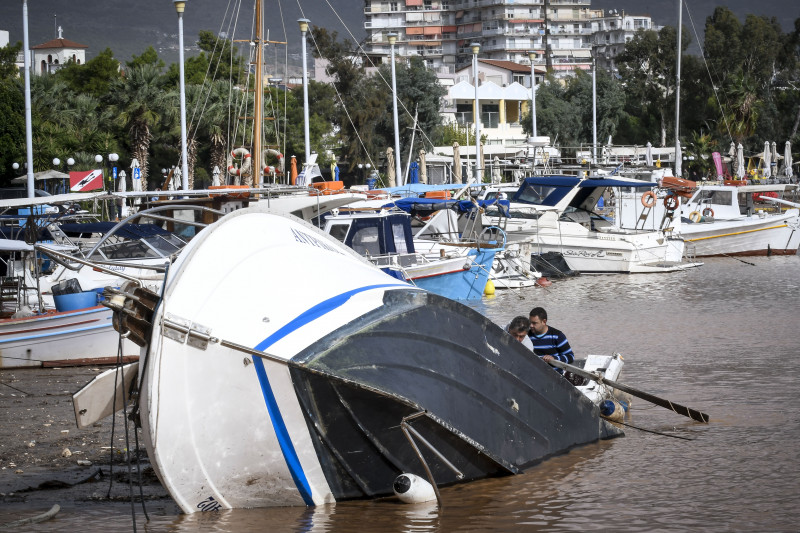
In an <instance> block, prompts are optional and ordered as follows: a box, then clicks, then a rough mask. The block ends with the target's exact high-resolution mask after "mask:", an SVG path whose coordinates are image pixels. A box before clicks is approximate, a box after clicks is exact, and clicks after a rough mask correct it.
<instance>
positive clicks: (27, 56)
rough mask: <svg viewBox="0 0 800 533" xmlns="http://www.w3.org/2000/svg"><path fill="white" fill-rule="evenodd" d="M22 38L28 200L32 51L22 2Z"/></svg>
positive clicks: (30, 189)
mask: <svg viewBox="0 0 800 533" xmlns="http://www.w3.org/2000/svg"><path fill="white" fill-rule="evenodd" d="M22 37H23V39H22V40H23V41H24V49H23V52H24V55H25V58H24V65H25V152H26V157H27V162H28V166H27V168H28V182H27V184H28V198H33V197H34V192H33V190H34V188H35V185H34V182H33V127H32V126H31V125H32V124H33V120H32V119H31V49H30V44H29V40H28V2H27V0H23V1H22Z"/></svg>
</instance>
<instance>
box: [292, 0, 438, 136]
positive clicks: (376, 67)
mask: <svg viewBox="0 0 800 533" xmlns="http://www.w3.org/2000/svg"><path fill="white" fill-rule="evenodd" d="M325 3H326V4H328V7H330V8H331V11H333V14H334V15H336V18H337V19H339V22H341V24H342V26H343V27H344V29H345V30H347V34H348V35H349V36H350V38H351V39H353V42H355V43H356V44H357V46H358V50H359V52H361V54H362V55H363V56H364V57H365V58H366V60H367V61H368V62H369V64H370V65H371V66H372V67H373V68H375V72H376V73H377V75H378V76H379V77H380V78H381V80H383V83H384V84H385V85H386V86H387V87H388V88H389V89H390V90H391V87H392V85H391V83H389V82H388V81H386V78H384V77H383V75H382V74H381V72H380V70H379V69H378V66H377V65H375V63H373V62H372V59H371V58H370V56H369V55H368V54H367V52H366V50H364V48H363V47H362V46H361V43H360V42H359V41H358V39H356V38H355V35H353V33H352V32H351V31H350V28H349V27H348V26H347V24H346V23H345V21H344V20H343V19H342V17H341V16H340V15H339V13H338V12H337V11H336V9H335V8H334V7H333V6H332V5H331V3H330V0H325ZM297 5H298V6H299V5H300V0H297ZM301 11H302V8H301ZM320 57H322V55H321V54H320ZM395 96H396V97H397V101H398V102H399V103H400V106H401V107H402V108H403V111H404V112H405V114H406V115H407V116H408V118H413V115H412V114H411V111H409V109H408V108H407V107H406V105H405V104H404V103H403V101H402V100H401V99H400V98H399V97H398V96H397V95H395ZM420 131H421V130H420ZM421 133H422V136H423V137H424V138H425V140H426V141H428V144H429V145H430V146H434V144H433V141H432V140H431V139H430V138H429V137H428V135H427V134H426V133H425V132H424V131H421Z"/></svg>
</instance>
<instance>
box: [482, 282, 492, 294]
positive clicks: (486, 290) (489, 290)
mask: <svg viewBox="0 0 800 533" xmlns="http://www.w3.org/2000/svg"><path fill="white" fill-rule="evenodd" d="M483 294H485V295H487V296H491V295H492V294H494V283H492V280H490V279H487V280H486V287H484V288H483Z"/></svg>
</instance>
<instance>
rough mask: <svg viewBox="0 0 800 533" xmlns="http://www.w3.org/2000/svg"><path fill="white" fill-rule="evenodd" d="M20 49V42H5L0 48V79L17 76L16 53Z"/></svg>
mask: <svg viewBox="0 0 800 533" xmlns="http://www.w3.org/2000/svg"><path fill="white" fill-rule="evenodd" d="M21 51H22V43H21V42H19V41H18V42H17V43H16V44H7V45H6V46H4V47H2V48H0V80H5V79H8V78H16V77H18V76H19V70H18V69H17V55H19V53H20V52H21Z"/></svg>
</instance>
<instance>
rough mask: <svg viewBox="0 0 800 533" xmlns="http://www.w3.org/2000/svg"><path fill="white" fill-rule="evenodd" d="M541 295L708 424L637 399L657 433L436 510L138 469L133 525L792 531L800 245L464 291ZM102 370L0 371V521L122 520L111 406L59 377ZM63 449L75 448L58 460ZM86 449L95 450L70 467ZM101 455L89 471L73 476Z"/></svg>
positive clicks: (474, 489) (484, 488)
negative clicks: (89, 413)
mask: <svg viewBox="0 0 800 533" xmlns="http://www.w3.org/2000/svg"><path fill="white" fill-rule="evenodd" d="M744 261H746V262H744ZM749 263H752V264H749ZM536 305H542V306H543V307H545V308H546V309H547V311H548V313H549V315H550V320H549V323H550V324H551V325H553V326H555V327H558V328H559V329H562V330H563V331H564V332H565V333H566V334H567V336H568V338H569V340H570V342H571V344H572V346H573V348H574V349H575V351H576V352H577V354H578V355H579V356H580V355H586V354H588V353H610V352H613V351H618V352H620V353H622V354H623V356H624V357H625V361H626V366H625V369H624V371H623V375H622V378H621V379H620V381H621V382H623V383H626V384H628V385H630V386H633V387H636V388H638V389H640V390H644V391H647V392H649V393H652V394H655V395H657V396H661V397H663V398H667V399H670V400H673V401H676V402H678V403H681V404H684V405H688V406H690V407H694V408H696V409H699V410H701V411H704V412H706V413H708V414H709V415H710V416H711V423H710V424H708V425H705V424H699V423H696V422H692V421H691V420H689V419H687V418H684V417H681V416H678V415H676V414H675V413H672V412H670V411H668V410H666V409H663V408H661V407H655V406H652V405H650V404H647V403H645V402H643V401H637V400H634V404H633V408H632V412H631V416H630V418H629V419H628V420H627V423H629V424H631V425H633V426H637V427H640V428H642V429H646V430H649V431H650V432H645V431H642V430H639V429H634V428H630V427H629V428H626V437H625V438H619V439H614V440H611V441H605V442H600V443H597V444H592V445H588V446H583V447H580V448H577V449H573V450H571V451H570V452H569V453H566V454H564V455H561V456H558V457H554V458H551V459H549V460H547V461H545V462H543V463H541V464H539V465H537V466H535V467H533V468H531V469H529V470H528V471H527V472H525V473H524V474H521V475H518V476H511V477H505V478H499V479H491V480H485V481H479V482H474V483H470V484H465V485H461V486H455V487H448V488H445V489H443V490H442V499H443V506H442V508H437V507H436V505H435V504H423V505H403V504H400V503H398V502H396V501H394V500H391V499H387V500H381V501H367V502H345V503H338V504H335V505H328V506H322V507H318V508H280V509H249V510H235V511H224V512H215V513H197V514H194V515H182V514H181V513H180V512H179V510H178V508H177V506H176V505H175V504H174V502H173V501H172V500H171V499H170V498H169V496H168V495H167V494H166V492H165V491H164V489H163V488H162V487H161V486H160V485H159V484H158V482H157V480H155V479H153V477H152V475H151V473H150V472H149V471H148V470H145V480H144V481H145V484H144V489H143V490H144V494H145V496H146V502H145V505H146V508H147V511H148V514H149V517H150V520H149V522H146V521H145V518H144V514H143V511H142V508H141V505H140V504H138V503H137V505H136V510H135V518H136V526H137V530H139V531H199V530H202V531H236V532H241V531H309V532H311V531H398V532H400V531H403V532H406V531H408V532H413V531H424V532H428V531H798V529H800V525H799V520H800V510H799V509H798V502H800V466H798V465H800V457H799V456H800V446H798V444H797V443H798V440H800V408H798V397H799V396H800V370H798V368H799V367H798V355H799V353H798V352H800V344H799V342H798V339H800V335H799V334H798V333H800V317H798V313H799V312H800V258H798V257H760V258H742V260H737V259H733V258H713V259H708V260H706V264H705V265H704V266H703V267H701V268H698V269H693V270H688V271H686V272H680V273H672V274H666V275H634V276H624V275H608V276H582V277H579V278H575V279H570V280H567V281H560V282H556V283H554V284H553V285H552V286H551V287H549V288H547V289H541V288H531V289H524V290H521V291H509V292H500V291H498V294H497V295H496V296H495V297H493V298H484V299H483V300H481V301H480V302H479V303H475V304H473V307H475V308H476V309H477V310H479V311H480V312H482V313H484V314H485V315H487V316H489V317H490V318H492V319H493V320H494V321H496V322H497V323H500V324H504V323H506V322H507V321H508V320H510V319H511V318H512V317H513V316H515V315H517V314H527V312H528V311H529V310H530V309H531V308H532V307H534V306H536ZM94 373H95V371H93V370H92V369H60V370H56V369H48V370H26V371H10V370H5V371H2V372H0V382H1V383H2V384H0V417H1V418H0V422H1V423H0V468H1V469H0V493H2V496H0V502H2V504H0V525H2V524H5V523H7V522H10V521H12V520H17V519H19V518H24V517H28V516H33V515H35V514H38V513H43V512H45V511H47V510H48V509H49V508H50V507H51V506H52V505H53V504H56V503H57V504H59V505H60V506H61V511H60V512H59V513H58V514H57V515H56V517H55V518H52V519H50V520H48V521H46V522H43V523H39V524H35V525H26V526H20V527H17V528H14V529H13V531H78V530H80V531H103V532H107V531H130V530H132V528H133V519H132V516H131V515H132V511H131V506H130V503H129V487H128V485H127V483H126V480H127V470H126V467H125V466H124V465H122V464H121V463H115V464H114V467H113V468H114V474H113V476H112V475H109V471H108V470H109V468H108V462H109V460H110V458H111V457H112V454H111V452H110V451H109V449H108V446H109V444H110V442H109V439H110V426H111V423H110V419H109V420H108V421H104V423H103V424H102V425H101V426H100V427H95V428H91V429H90V430H86V431H80V430H78V429H76V428H75V426H74V419H73V417H72V413H71V403H70V402H69V393H71V392H74V391H75V390H77V388H79V387H80V386H81V385H82V384H83V383H85V382H86V381H88V379H90V378H91V376H92V375H93V374H94ZM12 387H13V388H12ZM15 389H17V390H15ZM21 391H24V392H21ZM45 424H49V425H47V426H46V425H45ZM121 425H122V419H121V416H118V417H117V428H116V429H117V432H116V435H115V439H116V440H117V442H116V444H115V446H116V447H118V448H119V449H124V445H125V442H124V434H123V433H121V429H120V426H121ZM20 427H22V428H24V429H19V428H20ZM64 430H68V431H69V433H67V434H64V433H62V431H64ZM652 432H655V433H652ZM666 435H672V436H678V437H684V439H691V440H684V439H677V438H672V437H670V436H666ZM36 439H38V440H37V443H36V444H35V446H34V447H28V444H29V443H30V441H31V440H36ZM120 439H122V440H120ZM131 439H132V437H131ZM65 447H69V448H70V449H71V450H72V451H81V452H82V453H80V454H73V455H72V456H71V457H68V458H64V457H62V456H61V452H62V451H63V448H65ZM26 453H27V454H28V455H24V454H26ZM117 455H118V452H116V455H115V456H117ZM81 457H83V458H85V459H84V460H91V461H92V465H91V466H79V465H77V463H76V461H77V458H81ZM10 464H14V465H15V466H9V465H10ZM98 469H99V470H101V474H102V477H101V478H100V479H99V480H95V481H87V482H82V483H80V481H83V480H85V478H86V477H87V476H90V475H91V474H92V473H93V472H94V471H96V470H98ZM19 470H22V472H21V473H17V471H19ZM110 479H113V480H114V481H113V486H112V494H111V496H110V498H109V497H107V493H108V487H109V480H110ZM47 482H52V483H49V484H48V483H47ZM42 483H45V488H39V486H40V485H41V484H42ZM59 483H63V484H62V485H59ZM72 483H77V484H75V485H72V486H69V485H70V484H72ZM26 488H27V489H33V490H25V489H26ZM137 491H138V489H137ZM137 494H138V492H137Z"/></svg>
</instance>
